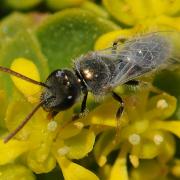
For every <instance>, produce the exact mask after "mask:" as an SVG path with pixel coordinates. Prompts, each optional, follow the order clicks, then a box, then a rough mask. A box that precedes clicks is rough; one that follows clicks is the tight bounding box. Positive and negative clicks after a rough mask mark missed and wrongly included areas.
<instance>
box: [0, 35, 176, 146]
mask: <svg viewBox="0 0 180 180" xmlns="http://www.w3.org/2000/svg"><path fill="white" fill-rule="evenodd" d="M120 42H121V39H119V40H118V41H116V42H114V44H113V45H112V47H110V48H107V49H104V50H99V51H92V52H89V53H87V54H85V55H82V56H80V57H78V58H77V59H76V60H75V61H74V66H73V69H72V70H69V69H57V70H55V71H53V72H52V73H51V74H50V75H49V76H48V78H47V80H46V81H45V82H44V83H42V82H37V81H35V80H32V79H30V78H28V77H25V76H23V75H21V74H19V73H17V72H14V71H12V70H10V69H8V68H5V67H2V66H0V71H3V72H6V73H9V74H11V75H14V76H17V77H19V78H21V79H23V80H26V81H29V82H31V83H34V84H37V85H40V86H42V87H43V90H42V93H41V96H40V102H39V104H38V105H37V106H36V107H35V108H34V109H33V110H32V112H31V113H30V114H29V115H28V116H27V117H26V118H25V119H24V121H22V124H21V125H19V126H18V127H17V128H16V129H15V130H14V131H13V132H12V133H10V134H9V135H8V136H7V137H6V138H5V139H4V142H5V143H6V142H8V141H9V140H10V139H11V138H12V137H13V136H14V135H16V133H17V132H18V131H19V130H20V129H21V128H23V126H24V125H25V124H26V123H27V122H28V121H29V119H30V118H31V117H32V116H33V114H34V113H35V112H36V111H37V110H38V109H39V108H40V107H42V108H43V109H44V110H45V111H47V112H49V114H50V116H51V117H54V116H55V115H56V114H57V113H59V112H60V111H64V110H66V109H68V108H70V107H71V106H72V105H74V104H75V102H76V101H77V100H78V99H79V97H80V96H81V94H83V100H82V104H81V111H80V113H83V112H84V111H85V110H86V100H87V97H88V93H89V92H91V93H92V94H94V95H95V96H96V95H97V96H99V95H106V94H108V93H111V94H112V96H113V98H114V99H115V100H117V101H118V102H119V103H120V107H119V108H118V110H117V113H116V118H117V119H119V118H120V116H121V114H122V112H123V110H124V103H123V100H122V98H121V97H120V96H119V95H118V94H117V93H115V92H114V91H113V89H114V88H115V87H117V86H119V85H122V84H132V85H133V84H138V81H136V80H134V79H135V78H137V77H139V76H142V75H144V74H146V73H148V72H152V71H154V70H157V69H159V68H161V67H162V68H166V67H167V66H168V65H169V64H170V63H172V62H173V61H176V59H175V58H174V56H173V41H171V40H170V38H169V37H168V36H164V34H163V32H152V33H147V34H143V35H140V36H136V37H133V38H130V39H129V40H126V41H125V42H124V43H123V44H122V43H120ZM78 116H79V115H77V116H76V118H77V117H78Z"/></svg>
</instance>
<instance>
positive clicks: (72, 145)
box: [64, 129, 95, 159]
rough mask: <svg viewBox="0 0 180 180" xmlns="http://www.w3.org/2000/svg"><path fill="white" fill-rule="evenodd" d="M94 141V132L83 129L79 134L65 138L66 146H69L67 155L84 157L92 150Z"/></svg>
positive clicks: (72, 157)
mask: <svg viewBox="0 0 180 180" xmlns="http://www.w3.org/2000/svg"><path fill="white" fill-rule="evenodd" d="M94 142H95V134H94V132H93V131H91V130H87V129H83V130H82V131H81V132H80V133H79V134H78V135H76V136H73V137H71V138H69V139H66V140H64V144H65V146H67V147H68V148H69V152H68V154H67V156H68V157H69V158H71V159H80V158H83V157H84V156H86V155H87V154H88V153H89V152H90V151H91V150H92V148H93V145H94Z"/></svg>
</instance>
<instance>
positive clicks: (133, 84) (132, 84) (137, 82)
mask: <svg viewBox="0 0 180 180" xmlns="http://www.w3.org/2000/svg"><path fill="white" fill-rule="evenodd" d="M125 84H126V85H130V86H138V85H139V81H138V80H130V81H128V82H126V83H125Z"/></svg>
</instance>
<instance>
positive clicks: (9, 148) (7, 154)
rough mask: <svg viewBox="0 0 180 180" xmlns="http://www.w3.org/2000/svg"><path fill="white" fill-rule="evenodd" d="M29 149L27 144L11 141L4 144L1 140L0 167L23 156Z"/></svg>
mask: <svg viewBox="0 0 180 180" xmlns="http://www.w3.org/2000/svg"><path fill="white" fill-rule="evenodd" d="M28 149H29V143H28V142H20V141H16V140H13V139H12V140H11V141H9V142H8V143H6V144H4V142H3V140H1V141H0V165H3V164H7V163H10V162H11V161H13V160H14V159H16V158H17V157H18V156H20V155H21V154H23V153H24V152H26V151H27V150H28Z"/></svg>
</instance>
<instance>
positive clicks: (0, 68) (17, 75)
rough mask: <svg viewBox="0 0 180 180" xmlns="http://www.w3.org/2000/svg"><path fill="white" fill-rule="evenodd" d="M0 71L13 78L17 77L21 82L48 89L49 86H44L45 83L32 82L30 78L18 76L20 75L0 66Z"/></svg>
mask: <svg viewBox="0 0 180 180" xmlns="http://www.w3.org/2000/svg"><path fill="white" fill-rule="evenodd" d="M0 71H2V72H5V73H8V74H11V75H13V76H16V77H18V78H20V79H23V80H25V81H28V82H31V83H33V84H37V85H39V86H43V87H46V88H49V86H48V85H46V84H45V83H42V82H38V81H35V80H33V79H31V78H28V77H26V76H24V75H22V74H20V73H18V72H15V71H13V70H11V69H9V68H6V67H3V66H0Z"/></svg>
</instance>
